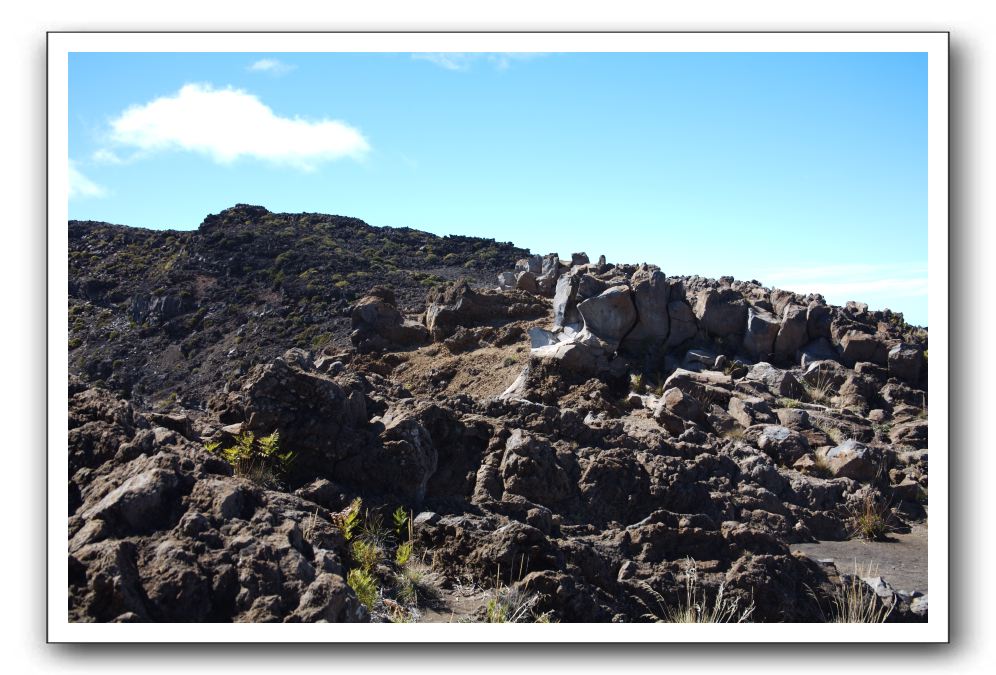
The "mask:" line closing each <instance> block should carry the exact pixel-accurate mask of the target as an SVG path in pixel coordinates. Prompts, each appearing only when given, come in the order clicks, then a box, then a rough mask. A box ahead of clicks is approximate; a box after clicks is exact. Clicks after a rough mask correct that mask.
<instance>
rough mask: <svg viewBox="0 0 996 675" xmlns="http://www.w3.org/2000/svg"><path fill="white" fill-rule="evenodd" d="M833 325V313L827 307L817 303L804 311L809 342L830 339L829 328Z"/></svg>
mask: <svg viewBox="0 0 996 675" xmlns="http://www.w3.org/2000/svg"><path fill="white" fill-rule="evenodd" d="M832 324H833V312H832V311H831V310H830V308H829V307H827V306H826V305H823V304H819V303H813V304H811V305H809V308H808V309H807V310H806V333H808V334H809V339H810V340H816V339H818V338H826V339H828V340H829V339H830V327H831V325H832Z"/></svg>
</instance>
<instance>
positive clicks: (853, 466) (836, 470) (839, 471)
mask: <svg viewBox="0 0 996 675" xmlns="http://www.w3.org/2000/svg"><path fill="white" fill-rule="evenodd" d="M826 458H827V462H828V463H829V464H830V470H831V471H832V472H833V475H834V477H835V478H850V479H852V480H857V481H870V480H874V479H875V477H876V476H877V475H878V471H879V466H880V464H881V461H882V457H881V455H880V454H879V452H878V451H877V450H875V449H873V448H872V447H870V446H867V445H865V444H864V443H861V442H859V441H856V440H854V439H853V438H851V439H848V440H846V441H844V442H843V443H841V444H840V445H838V446H837V447H835V448H831V449H830V450H827V454H826Z"/></svg>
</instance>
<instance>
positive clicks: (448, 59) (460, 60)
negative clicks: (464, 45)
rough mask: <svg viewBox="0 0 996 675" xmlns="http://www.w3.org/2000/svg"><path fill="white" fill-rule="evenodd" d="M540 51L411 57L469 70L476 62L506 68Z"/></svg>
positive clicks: (417, 55)
mask: <svg viewBox="0 0 996 675" xmlns="http://www.w3.org/2000/svg"><path fill="white" fill-rule="evenodd" d="M540 56H545V54H543V53H542V52H416V53H414V54H412V58H413V59H416V60H419V61H428V62H429V63H433V64H435V65H437V66H439V67H440V68H445V69H446V70H462V71H466V70H470V69H471V67H472V66H473V65H474V63H476V62H482V61H483V62H485V63H488V64H490V65H491V66H493V67H494V68H495V69H496V70H506V69H507V68H508V67H509V66H511V65H512V63H513V62H515V61H528V60H530V59H534V58H537V57H540Z"/></svg>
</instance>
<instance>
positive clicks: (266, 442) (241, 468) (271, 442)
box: [205, 431, 297, 488]
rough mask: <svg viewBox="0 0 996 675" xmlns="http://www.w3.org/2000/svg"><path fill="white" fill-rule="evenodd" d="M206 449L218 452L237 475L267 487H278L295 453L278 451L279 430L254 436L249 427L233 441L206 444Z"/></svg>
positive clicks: (290, 465) (291, 463) (288, 469)
mask: <svg viewBox="0 0 996 675" xmlns="http://www.w3.org/2000/svg"><path fill="white" fill-rule="evenodd" d="M205 449H207V450H208V451H209V452H212V453H214V454H218V455H221V457H222V458H223V459H224V460H225V461H226V462H228V463H229V464H230V465H231V466H232V468H233V469H234V470H235V475H236V476H241V477H243V478H248V479H249V480H251V481H252V482H254V483H256V484H258V485H260V486H262V487H266V488H277V487H280V481H281V479H282V478H283V477H284V476H285V475H286V474H287V473H288V472H289V471H290V469H291V468H292V466H293V463H294V460H295V458H296V457H297V453H295V452H291V451H286V452H284V451H281V449H280V434H279V433H278V432H276V431H274V432H273V433H272V434H270V435H269V436H263V437H262V438H260V439H258V440H257V439H256V436H255V434H253V432H251V431H244V432H242V433H241V434H239V435H238V436H237V437H236V438H235V445H233V446H232V447H229V448H223V447H221V444H220V443H211V444H209V445H206V446H205Z"/></svg>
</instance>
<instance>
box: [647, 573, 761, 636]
mask: <svg viewBox="0 0 996 675" xmlns="http://www.w3.org/2000/svg"><path fill="white" fill-rule="evenodd" d="M644 588H646V589H647V590H648V591H650V593H651V594H653V596H654V598H655V599H656V601H657V605H658V609H659V612H653V611H651V612H649V613H648V614H647V615H646V616H647V618H649V619H653V620H656V621H658V622H660V623H750V617H751V615H752V614H753V613H754V603H753V602H751V603H750V604H748V605H747V606H745V607H743V608H741V607H740V601H739V599H738V598H736V597H730V596H727V595H726V594H725V591H726V589H725V586H724V585H723V584H720V585H719V588H718V589H717V590H716V595H715V596H714V597H713V601H712V603H711V604H710V602H709V598H708V593H707V592H706V590H705V589H704V588H702V587H700V585H699V574H698V566H697V564H696V562H695V560H693V559H692V558H686V559H685V587H684V597H683V598H682V599H681V600H680V601H679V602H678V603H677V604H673V605H669V604H668V603H667V601H666V600H665V599H664V596H662V595H661V594H660V593H658V592H657V591H655V590H654V589H653V588H651V587H650V586H649V585H647V584H644Z"/></svg>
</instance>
